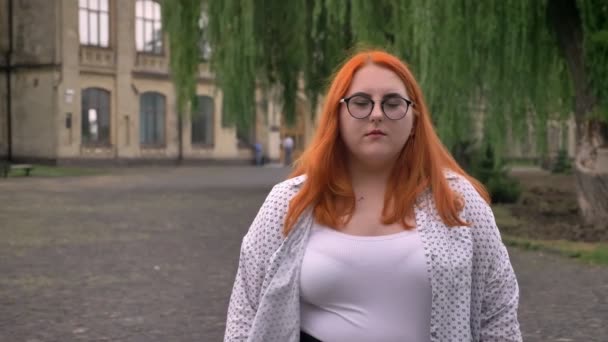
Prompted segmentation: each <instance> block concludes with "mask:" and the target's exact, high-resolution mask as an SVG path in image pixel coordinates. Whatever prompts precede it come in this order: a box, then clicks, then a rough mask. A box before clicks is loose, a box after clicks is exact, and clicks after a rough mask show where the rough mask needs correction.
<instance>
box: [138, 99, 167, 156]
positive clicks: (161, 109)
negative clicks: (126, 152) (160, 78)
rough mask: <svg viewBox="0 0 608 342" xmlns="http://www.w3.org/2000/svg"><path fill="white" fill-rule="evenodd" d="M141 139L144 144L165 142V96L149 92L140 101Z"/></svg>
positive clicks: (161, 143) (162, 143)
mask: <svg viewBox="0 0 608 342" xmlns="http://www.w3.org/2000/svg"><path fill="white" fill-rule="evenodd" d="M139 141H140V143H141V144H142V145H164V144H165V96H164V95H163V94H160V93H157V92H147V93H143V94H141V96H140V101H139Z"/></svg>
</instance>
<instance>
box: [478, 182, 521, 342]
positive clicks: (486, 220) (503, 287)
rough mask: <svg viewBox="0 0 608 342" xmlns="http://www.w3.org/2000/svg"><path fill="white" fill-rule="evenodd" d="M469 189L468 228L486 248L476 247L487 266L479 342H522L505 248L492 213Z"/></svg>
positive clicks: (516, 298) (512, 275) (515, 286)
mask: <svg viewBox="0 0 608 342" xmlns="http://www.w3.org/2000/svg"><path fill="white" fill-rule="evenodd" d="M467 183H468V182H467ZM468 186H469V187H470V188H469V189H468V190H469V191H473V192H475V196H467V197H469V199H468V200H472V202H473V203H472V206H469V205H467V206H469V208H471V207H472V209H473V210H469V213H468V214H469V215H467V216H468V220H469V222H470V223H471V224H472V227H471V228H472V229H474V230H477V234H479V237H480V238H479V239H478V243H479V244H484V245H485V246H479V247H480V249H483V250H484V257H485V258H486V260H485V261H486V264H487V270H486V272H485V279H483V284H484V288H483V295H482V302H481V317H480V328H481V330H480V341H492V342H515V341H518V342H519V341H522V337H521V331H520V327H519V322H518V319H517V308H518V305H519V286H518V283H517V278H516V276H515V272H514V271H513V267H512V265H511V261H510V259H509V254H508V252H507V248H506V247H505V245H504V243H503V242H502V239H501V237H500V232H499V230H498V227H497V225H496V220H495V218H494V214H493V212H492V209H491V208H490V206H489V205H488V204H487V203H486V202H485V201H484V200H483V199H482V198H481V197H480V196H479V195H478V194H476V190H475V189H474V188H473V186H472V185H471V184H468Z"/></svg>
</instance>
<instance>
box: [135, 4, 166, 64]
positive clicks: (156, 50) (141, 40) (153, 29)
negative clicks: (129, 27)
mask: <svg viewBox="0 0 608 342" xmlns="http://www.w3.org/2000/svg"><path fill="white" fill-rule="evenodd" d="M160 13H161V10H160V4H159V3H158V2H156V1H153V0H137V2H136V3H135V47H136V48H137V51H140V52H147V53H153V54H162V53H163V31H162V20H161V14H160Z"/></svg>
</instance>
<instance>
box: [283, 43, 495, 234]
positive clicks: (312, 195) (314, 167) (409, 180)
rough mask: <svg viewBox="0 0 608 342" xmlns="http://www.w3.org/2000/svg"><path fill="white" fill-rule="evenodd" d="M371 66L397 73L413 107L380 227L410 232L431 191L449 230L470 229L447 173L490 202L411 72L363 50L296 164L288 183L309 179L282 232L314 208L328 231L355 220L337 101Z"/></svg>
mask: <svg viewBox="0 0 608 342" xmlns="http://www.w3.org/2000/svg"><path fill="white" fill-rule="evenodd" d="M368 63H374V64H377V65H379V66H382V67H385V68H388V69H389V70H391V71H393V72H394V73H395V74H397V75H398V76H399V77H400V78H401V80H402V81H403V83H404V84H405V88H406V89H407V93H408V95H409V96H410V99H411V100H412V101H414V103H415V107H414V108H413V109H414V112H415V115H416V118H415V121H414V128H413V135H412V136H411V137H410V138H409V139H408V141H407V143H406V144H405V146H404V147H403V149H402V151H401V153H400V154H399V156H398V158H397V161H396V163H395V165H394V167H393V170H392V172H391V176H390V178H389V181H388V186H387V188H386V189H387V192H386V194H385V197H384V210H383V212H382V223H383V224H393V223H396V222H400V223H401V224H402V225H403V226H404V228H406V229H411V228H412V227H411V226H409V225H408V224H407V223H406V220H405V219H406V217H407V216H411V215H413V211H414V205H415V204H416V199H417V198H418V196H419V195H420V194H421V193H422V192H423V191H424V190H425V189H427V188H430V189H431V191H432V195H433V198H434V201H435V206H436V208H437V210H438V212H439V215H440V217H441V219H442V220H443V222H444V223H445V224H446V225H448V226H458V225H467V223H466V222H464V221H463V220H461V218H460V217H459V212H460V211H461V210H462V207H463V205H464V203H463V202H462V198H461V197H460V196H459V194H457V193H454V191H452V189H451V188H450V186H449V184H448V181H447V179H446V175H445V171H446V170H451V171H452V172H455V173H457V174H460V175H462V176H463V177H465V178H466V179H468V180H469V181H470V182H471V183H472V184H473V186H474V187H475V189H476V190H477V191H478V192H479V194H480V195H481V196H482V197H483V198H484V199H485V200H486V202H488V203H489V202H490V199H489V195H488V193H487V191H486V190H485V188H484V187H483V185H482V184H481V183H479V182H478V181H477V180H475V179H474V178H472V177H471V176H469V175H468V174H467V173H466V172H465V171H464V170H463V169H462V168H461V167H460V166H459V165H458V163H456V161H455V160H454V158H452V156H451V155H450V153H449V152H448V150H447V149H446V148H445V146H444V145H443V144H442V143H441V141H440V140H439V137H438V136H437V134H436V133H435V130H434V129H433V124H432V122H431V119H430V114H429V111H428V108H427V106H426V103H425V102H424V98H423V96H422V91H421V90H420V86H419V85H418V83H417V82H416V79H415V78H414V76H413V75H412V73H411V71H410V70H409V69H408V67H407V66H406V65H405V64H404V63H403V62H402V61H401V60H399V59H398V58H397V57H395V56H393V55H391V54H389V53H387V52H384V51H379V50H371V51H364V52H359V53H357V54H355V55H354V56H352V57H351V58H350V59H348V60H347V61H346V62H345V63H344V64H343V65H342V67H341V68H340V69H339V70H338V71H337V73H336V75H335V77H334V79H333V81H332V83H331V85H330V88H329V91H328V92H327V94H326V96H325V99H324V101H325V104H324V106H323V111H322V113H321V116H320V118H319V122H318V126H317V130H316V133H315V136H314V138H313V140H312V142H311V143H310V145H309V146H308V148H307V149H306V151H304V153H303V154H302V156H301V157H300V158H299V159H298V160H297V161H296V163H295V170H294V171H293V172H292V174H291V175H290V178H291V177H296V176H299V175H303V174H305V175H306V180H305V181H304V183H303V184H302V187H301V189H300V190H299V192H298V193H297V194H296V195H295V196H294V197H293V198H292V200H291V202H290V204H289V209H288V212H287V216H286V218H285V225H284V228H283V233H284V234H285V235H287V234H289V232H290V231H291V229H292V228H293V227H294V225H295V223H296V221H297V220H298V218H299V217H300V216H301V215H302V213H303V212H304V211H305V210H306V209H307V208H309V207H310V206H313V215H314V218H315V220H316V221H317V222H319V223H320V224H323V225H326V226H329V227H336V228H338V227H341V226H343V225H344V224H346V223H347V222H348V221H349V220H350V218H351V217H352V213H353V212H354V209H355V203H356V202H355V195H354V192H353V189H352V184H351V181H350V177H349V176H348V170H347V166H346V159H345V156H346V155H347V149H346V146H345V145H344V143H343V142H342V140H341V138H340V135H339V122H338V120H339V115H338V113H339V108H340V103H339V101H340V99H341V98H343V97H344V96H345V94H346V91H347V90H348V88H349V86H350V83H351V81H352V79H353V75H354V74H355V73H356V72H357V70H359V69H360V68H361V67H362V66H364V65H366V64H368ZM344 204H346V205H344Z"/></svg>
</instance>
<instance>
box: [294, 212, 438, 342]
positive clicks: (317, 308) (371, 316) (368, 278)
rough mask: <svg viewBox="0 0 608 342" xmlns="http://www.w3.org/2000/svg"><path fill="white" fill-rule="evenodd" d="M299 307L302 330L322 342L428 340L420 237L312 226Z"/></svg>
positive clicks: (427, 292) (427, 302) (427, 289)
mask: <svg viewBox="0 0 608 342" xmlns="http://www.w3.org/2000/svg"><path fill="white" fill-rule="evenodd" d="M300 303H301V305H300V316H301V329H302V330H303V331H304V332H306V333H308V334H310V335H312V336H314V337H316V338H317V339H319V340H321V341H323V342H344V341H349V342H369V341H382V342H421V341H429V340H430V315H431V286H430V282H429V279H428V273H427V268H426V260H425V256H424V249H423V246H422V242H421V241H420V237H419V234H418V232H417V231H416V230H410V231H403V232H400V233H395V234H390V235H382V236H355V235H349V234H345V233H341V232H339V231H336V230H334V229H331V228H327V227H323V226H320V225H318V224H314V225H313V227H312V231H311V236H310V239H309V241H308V245H307V247H306V251H305V254H304V260H303V261H302V270H301V275H300Z"/></svg>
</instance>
